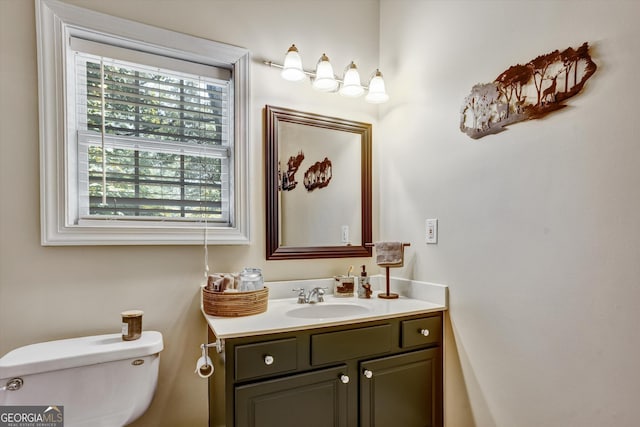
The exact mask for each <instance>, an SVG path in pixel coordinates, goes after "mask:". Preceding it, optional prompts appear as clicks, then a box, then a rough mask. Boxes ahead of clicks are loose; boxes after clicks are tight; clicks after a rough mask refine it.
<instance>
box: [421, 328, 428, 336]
mask: <svg viewBox="0 0 640 427" xmlns="http://www.w3.org/2000/svg"><path fill="white" fill-rule="evenodd" d="M420 335H422V336H425V337H428V336H429V330H428V329H420Z"/></svg>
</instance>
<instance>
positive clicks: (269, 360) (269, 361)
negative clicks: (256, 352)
mask: <svg viewBox="0 0 640 427" xmlns="http://www.w3.org/2000/svg"><path fill="white" fill-rule="evenodd" d="M264 364H265V365H272V364H273V356H271V355H270V354H267V355H266V356H265V357H264Z"/></svg>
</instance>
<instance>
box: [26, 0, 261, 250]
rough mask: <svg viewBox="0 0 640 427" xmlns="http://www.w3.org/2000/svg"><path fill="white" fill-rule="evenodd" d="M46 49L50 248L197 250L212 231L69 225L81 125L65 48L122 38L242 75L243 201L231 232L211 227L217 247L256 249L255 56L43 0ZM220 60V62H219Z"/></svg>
mask: <svg viewBox="0 0 640 427" xmlns="http://www.w3.org/2000/svg"><path fill="white" fill-rule="evenodd" d="M35 3H36V20H37V25H36V29H37V42H38V90H39V114H40V120H39V123H40V215H41V236H42V245H45V246H56V245H189V244H202V243H203V240H204V238H205V226H204V224H200V225H198V224H196V225H193V226H190V227H184V226H172V225H171V224H167V225H166V226H165V225H163V226H162V227H159V226H157V225H155V226H140V224H137V223H135V222H134V223H133V224H126V223H119V222H109V221H107V222H106V223H105V224H104V225H102V226H95V225H90V226H87V225H83V224H73V223H70V221H69V220H68V218H67V217H66V208H65V207H66V204H67V194H66V183H65V179H66V178H65V177H66V176H67V172H68V170H67V169H68V168H73V167H75V166H73V165H69V164H68V163H67V162H66V161H65V157H66V156H65V150H66V141H67V138H68V137H69V135H68V132H67V129H68V128H69V127H68V126H67V123H68V122H69V121H72V120H75V118H74V117H70V115H69V112H68V111H67V107H66V105H67V102H66V78H65V76H66V70H67V63H66V53H67V49H69V48H70V47H69V46H68V43H63V40H68V39H69V37H70V36H72V35H82V36H84V37H86V36H87V35H88V34H90V35H91V38H92V39H94V40H96V41H101V39H104V38H105V37H107V38H109V39H112V38H113V37H116V38H118V39H119V40H120V41H122V43H121V45H122V46H123V47H131V46H132V45H131V42H130V41H134V43H135V44H137V45H139V44H140V43H143V44H144V45H145V48H146V49H147V48H148V51H149V52H152V53H161V52H167V51H170V52H171V56H173V57H175V58H178V59H185V60H189V61H194V62H200V63H204V64H211V65H216V66H219V67H227V68H230V67H232V69H233V73H234V80H235V86H234V109H235V124H234V129H233V130H232V132H233V134H234V135H235V143H234V145H235V154H234V163H233V169H234V171H233V172H234V179H235V186H234V188H235V198H234V203H233V206H231V207H230V211H231V214H232V216H233V218H235V220H234V223H233V224H232V226H231V227H219V226H212V225H211V224H207V226H206V235H207V236H206V238H207V241H208V243H209V244H225V245H231V244H249V243H250V233H249V231H250V230H249V222H250V221H249V200H250V194H249V181H250V179H249V178H250V177H249V149H248V135H249V51H248V50H246V49H243V48H239V47H235V46H229V45H225V44H221V43H217V42H214V41H211V40H205V39H201V38H198V37H193V36H189V35H186V34H182V33H177V32H173V31H169V30H165V29H162V28H156V27H152V26H149V25H146V24H141V23H137V22H133V21H128V20H126V19H122V18H117V17H113V16H109V15H104V14H102V13H98V12H95V11H91V10H87V9H82V8H79V7H76V6H72V5H69V4H65V3H62V2H60V1H57V0H35ZM212 58H215V60H217V61H216V62H212Z"/></svg>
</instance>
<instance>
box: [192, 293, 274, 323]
mask: <svg viewBox="0 0 640 427" xmlns="http://www.w3.org/2000/svg"><path fill="white" fill-rule="evenodd" d="M268 299H269V289H268V288H266V287H265V288H262V289H260V290H259V291H251V292H213V291H210V290H208V289H206V288H202V307H203V308H204V312H205V313H206V314H208V315H210V316H221V317H239V316H250V315H252V314H260V313H264V312H265V311H267V301H268Z"/></svg>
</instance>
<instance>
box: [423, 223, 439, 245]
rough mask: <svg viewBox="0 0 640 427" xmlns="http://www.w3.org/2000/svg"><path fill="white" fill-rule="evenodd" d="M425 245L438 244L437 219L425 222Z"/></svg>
mask: <svg viewBox="0 0 640 427" xmlns="http://www.w3.org/2000/svg"><path fill="white" fill-rule="evenodd" d="M425 241H426V242H427V243H438V219H437V218H435V219H428V220H426V236H425Z"/></svg>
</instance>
